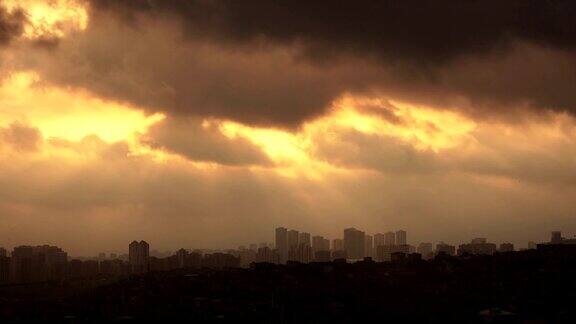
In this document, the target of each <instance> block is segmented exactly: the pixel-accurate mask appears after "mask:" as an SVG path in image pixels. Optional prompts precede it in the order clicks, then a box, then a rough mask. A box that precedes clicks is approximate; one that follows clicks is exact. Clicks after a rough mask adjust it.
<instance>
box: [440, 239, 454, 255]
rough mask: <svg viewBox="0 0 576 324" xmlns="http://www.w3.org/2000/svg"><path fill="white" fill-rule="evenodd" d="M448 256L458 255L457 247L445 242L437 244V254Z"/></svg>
mask: <svg viewBox="0 0 576 324" xmlns="http://www.w3.org/2000/svg"><path fill="white" fill-rule="evenodd" d="M441 253H443V254H446V255H455V254H456V247H455V246H454V245H450V244H446V243H444V242H440V243H438V244H436V254H441Z"/></svg>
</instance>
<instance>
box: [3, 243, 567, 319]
mask: <svg viewBox="0 0 576 324" xmlns="http://www.w3.org/2000/svg"><path fill="white" fill-rule="evenodd" d="M575 269H576V250H575V249H574V246H561V245H558V246H554V245H550V246H541V247H540V246H539V249H538V250H526V251H520V252H507V253H496V254H494V255H492V256H470V255H465V256H460V257H451V256H447V255H443V254H441V255H438V256H436V257H435V258H434V259H433V260H430V261H424V260H419V259H417V258H405V259H402V258H399V259H397V260H395V261H394V262H382V263H379V262H374V261H372V260H371V259H366V260H364V261H359V262H355V263H347V262H345V261H344V260H336V261H333V262H321V263H320V262H318V263H310V264H301V263H295V262H290V263H289V264H287V265H274V264H268V263H254V264H252V266H251V268H250V269H240V268H231V269H224V270H209V269H199V270H194V269H178V270H173V271H163V272H150V273H147V274H143V275H137V276H131V277H128V278H125V279H121V280H118V281H115V282H111V283H105V282H95V281H94V279H92V280H80V281H63V282H58V283H56V282H52V283H37V284H32V285H26V286H18V285H12V286H4V287H2V288H0V322H2V323H12V322H30V321H59V322H70V323H76V322H110V321H112V322H115V321H132V322H141V321H143V320H153V321H158V322H160V321H162V322H167V321H175V320H187V321H191V320H193V321H195V322H236V323H238V322H242V323H245V322H253V323H292V322H303V323H319V322H335V323H341V322H348V323H353V322H355V323H358V322H360V321H363V320H377V321H385V322H390V321H392V322H398V323H400V322H402V323H411V322H421V323H447V322H457V323H574V322H573V321H574V319H575V318H576V309H575V308H574V300H576V290H575V289H574V288H576V277H575V274H574V270H575Z"/></svg>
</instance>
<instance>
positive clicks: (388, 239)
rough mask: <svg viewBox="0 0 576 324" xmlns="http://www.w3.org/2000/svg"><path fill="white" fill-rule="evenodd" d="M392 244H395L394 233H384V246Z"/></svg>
mask: <svg viewBox="0 0 576 324" xmlns="http://www.w3.org/2000/svg"><path fill="white" fill-rule="evenodd" d="M394 244H396V234H394V232H386V234H384V245H394Z"/></svg>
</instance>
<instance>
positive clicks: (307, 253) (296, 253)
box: [288, 243, 313, 263]
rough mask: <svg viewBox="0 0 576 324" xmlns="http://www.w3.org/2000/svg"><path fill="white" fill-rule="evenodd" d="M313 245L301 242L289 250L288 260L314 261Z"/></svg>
mask: <svg viewBox="0 0 576 324" xmlns="http://www.w3.org/2000/svg"><path fill="white" fill-rule="evenodd" d="M312 255H313V254H312V247H311V246H310V245H308V244H306V243H300V244H298V246H296V247H294V246H293V247H291V248H290V251H288V261H297V262H301V263H309V262H310V261H312Z"/></svg>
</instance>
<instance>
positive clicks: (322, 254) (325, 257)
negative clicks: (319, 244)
mask: <svg viewBox="0 0 576 324" xmlns="http://www.w3.org/2000/svg"><path fill="white" fill-rule="evenodd" d="M314 261H316V262H330V261H332V255H331V253H330V251H329V250H325V251H316V253H314Z"/></svg>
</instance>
